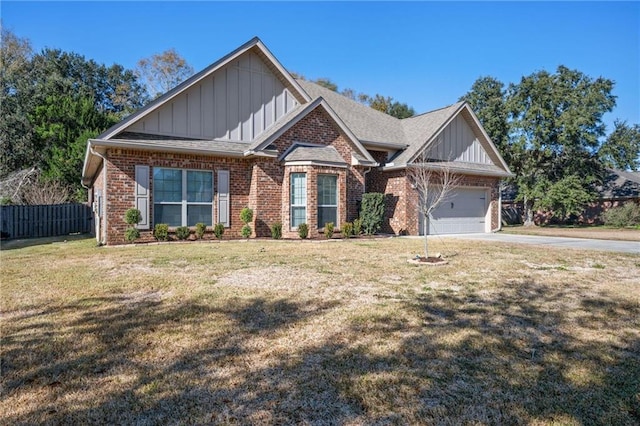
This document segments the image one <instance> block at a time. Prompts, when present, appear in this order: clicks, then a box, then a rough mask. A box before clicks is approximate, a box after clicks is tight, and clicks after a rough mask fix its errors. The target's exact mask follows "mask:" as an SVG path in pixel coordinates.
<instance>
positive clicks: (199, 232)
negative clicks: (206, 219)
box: [196, 222, 207, 240]
mask: <svg viewBox="0 0 640 426" xmlns="http://www.w3.org/2000/svg"><path fill="white" fill-rule="evenodd" d="M206 231H207V225H205V224H204V223H202V222H199V223H196V237H197V238H198V239H199V240H201V239H202V237H204V233H205V232H206Z"/></svg>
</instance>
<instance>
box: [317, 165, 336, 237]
mask: <svg viewBox="0 0 640 426" xmlns="http://www.w3.org/2000/svg"><path fill="white" fill-rule="evenodd" d="M321 176H322V177H324V176H329V177H333V178H335V180H336V203H335V204H320V191H319V188H318V183H319V182H320V177H321ZM338 180H339V179H338V175H334V174H331V173H322V174H318V177H317V183H316V191H317V192H318V193H317V199H318V206H317V210H316V218H317V217H318V216H319V213H320V208H321V207H333V208H335V209H336V221H335V223H334V226H335V227H336V228H339V227H340V224H339V223H338V222H339V220H340V219H339V217H340V216H339V215H338V204H339V202H338V200H339V198H340V197H339V190H338ZM322 228H324V223H323V224H322V225H321V224H320V223H318V229H322Z"/></svg>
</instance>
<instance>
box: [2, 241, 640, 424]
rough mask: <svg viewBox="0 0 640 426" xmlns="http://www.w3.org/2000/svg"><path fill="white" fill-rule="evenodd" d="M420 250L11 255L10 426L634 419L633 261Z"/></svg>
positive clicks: (562, 253) (248, 245) (89, 244)
mask: <svg viewBox="0 0 640 426" xmlns="http://www.w3.org/2000/svg"><path fill="white" fill-rule="evenodd" d="M421 246H422V241H421V240H419V239H403V238H392V239H376V240H366V239H359V240H350V241H329V242H291V241H289V242H287V241H250V242H241V241H238V242H222V243H216V242H211V243H186V244H184V243H171V244H161V245H138V246H126V247H108V248H98V247H95V242H94V240H90V239H85V240H76V241H69V242H66V243H63V242H55V241H48V244H42V245H31V246H28V247H22V248H14V249H10V250H2V251H1V252H0V262H1V267H0V268H1V273H2V286H1V296H2V297H1V302H0V303H1V316H0V326H1V333H2V346H1V351H2V353H1V355H2V361H1V369H2V370H1V385H2V398H0V424H81V423H110V424H114V423H117V424H134V423H135V424H166V423H182V424H185V423H187V424H203V423H209V424H211V423H213V424H343V425H360V424H362V425H365V424H366V425H369V424H417V423H422V424H452V425H454V424H455V425H458V424H523V423H524V424H535V425H551V424H558V425H560V424H562V425H574V424H575V425H583V424H584V425H586V424H603V425H604V424H607V425H609V424H617V425H635V424H638V422H640V380H638V378H639V377H640V278H639V277H640V258H639V257H638V256H633V255H624V254H611V253H598V252H591V251H577V250H554V249H550V248H546V247H545V248H537V247H531V246H515V245H506V244H504V245H502V244H490V243H484V242H476V241H462V240H453V239H446V240H439V239H434V240H433V241H432V242H431V243H430V246H431V249H432V250H433V252H434V253H435V252H441V253H443V254H444V255H445V256H446V257H447V258H448V260H449V264H448V265H445V266H435V267H428V266H423V265H420V266H416V265H411V264H409V263H407V262H406V260H407V259H408V258H410V257H413V256H415V254H417V253H420V248H421Z"/></svg>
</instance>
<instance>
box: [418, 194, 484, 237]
mask: <svg viewBox="0 0 640 426" xmlns="http://www.w3.org/2000/svg"><path fill="white" fill-rule="evenodd" d="M488 206H489V203H488V195H487V190H486V189H484V188H457V189H455V190H454V191H453V192H452V194H451V196H450V197H448V198H447V200H446V201H444V202H443V203H441V204H440V205H439V206H438V207H437V208H436V209H435V210H434V211H433V212H432V213H431V220H430V221H429V235H444V234H469V233H483V232H487V209H488ZM419 220H420V223H419V225H420V228H419V229H420V234H421V235H424V231H423V230H424V225H423V223H424V222H423V220H424V218H423V215H422V214H420V215H419Z"/></svg>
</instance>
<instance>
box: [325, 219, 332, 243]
mask: <svg viewBox="0 0 640 426" xmlns="http://www.w3.org/2000/svg"><path fill="white" fill-rule="evenodd" d="M333 227H334V225H333V222H327V223H325V224H324V236H325V237H327V239H329V238H331V237H333Z"/></svg>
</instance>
